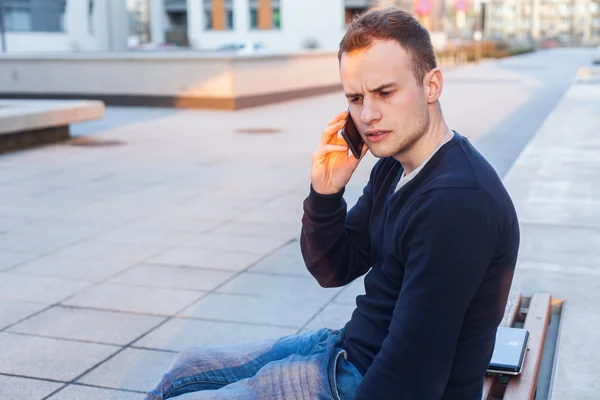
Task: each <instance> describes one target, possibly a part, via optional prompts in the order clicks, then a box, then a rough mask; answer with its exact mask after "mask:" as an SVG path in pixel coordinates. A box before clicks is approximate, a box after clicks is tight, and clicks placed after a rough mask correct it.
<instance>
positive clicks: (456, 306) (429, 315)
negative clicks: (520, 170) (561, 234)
mask: <svg viewBox="0 0 600 400" xmlns="http://www.w3.org/2000/svg"><path fill="white" fill-rule="evenodd" d="M402 172H403V170H402V166H401V165H400V163H399V162H398V161H396V160H395V159H393V158H386V159H381V160H379V161H378V162H377V164H376V165H375V167H374V168H373V171H372V172H371V177H370V179H369V182H368V184H367V185H366V187H365V188H364V192H363V194H362V196H361V197H360V198H359V200H358V201H357V203H356V205H355V206H354V207H352V208H351V209H350V211H348V212H347V205H346V203H345V201H344V200H343V197H342V196H343V191H342V192H341V193H337V194H332V195H321V194H319V193H316V192H315V191H314V189H313V188H311V191H310V194H309V196H308V197H307V199H306V200H305V202H304V216H303V219H302V224H303V227H302V235H301V248H302V254H303V257H304V261H305V263H306V266H307V268H308V270H309V271H310V273H311V274H312V275H313V276H314V277H315V278H316V280H317V281H318V282H319V284H320V285H321V286H324V287H338V286H342V285H346V284H348V283H350V282H352V281H353V280H354V279H356V278H357V277H359V276H361V275H364V274H365V273H367V272H368V273H367V275H366V276H365V279H364V283H365V292H366V293H365V295H361V296H358V297H357V299H356V305H357V307H356V309H355V311H354V313H353V314H352V318H351V320H350V321H349V322H348V323H347V324H346V326H345V327H344V330H345V341H344V343H343V347H344V348H345V349H346V350H347V352H348V357H349V360H350V361H351V362H352V363H353V364H354V365H355V366H356V367H357V368H358V369H359V370H360V371H361V373H362V374H363V376H364V379H363V381H362V383H361V384H360V386H359V388H358V391H357V394H356V397H355V400H373V399H377V400H385V399H394V400H409V399H410V400H412V399H415V400H417V399H418V400H473V399H478V398H479V399H480V398H481V391H482V387H483V377H484V375H485V371H486V369H487V367H488V365H489V361H490V359H491V356H492V351H493V347H494V341H495V334H496V328H497V326H498V325H499V323H500V321H501V320H502V317H503V313H504V307H505V305H506V301H507V297H508V293H509V290H510V286H511V282H512V278H513V273H514V268H515V263H516V259H517V252H518V247H519V225H518V221H517V216H516V213H515V209H514V207H513V203H512V201H511V199H510V197H509V195H508V193H507V192H506V190H505V188H504V186H503V184H502V181H501V180H500V178H499V177H498V175H497V174H496V172H495V171H494V169H493V168H492V167H491V166H490V165H489V163H488V162H487V161H486V160H485V159H484V158H483V157H482V156H481V155H480V154H479V153H478V152H477V150H476V149H475V148H474V147H473V146H472V145H471V144H470V143H469V141H468V140H467V139H466V138H464V137H463V136H461V135H459V134H455V135H454V138H453V139H452V140H450V141H449V142H448V143H446V144H445V145H444V146H442V147H441V148H440V149H439V150H438V152H437V153H435V154H434V156H433V157H432V158H431V159H430V160H429V162H428V163H427V164H426V165H425V167H424V168H423V169H422V170H421V172H420V173H419V174H418V175H417V176H416V177H414V179H413V180H411V181H409V182H408V183H407V184H406V185H405V186H403V187H402V188H401V189H400V190H399V191H398V192H396V193H394V189H395V187H396V184H397V183H398V180H399V179H400V176H401V175H402Z"/></svg>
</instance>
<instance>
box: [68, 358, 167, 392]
mask: <svg viewBox="0 0 600 400" xmlns="http://www.w3.org/2000/svg"><path fill="white" fill-rule="evenodd" d="M176 356H177V355H176V354H174V353H168V352H163V351H152V350H140V349H125V350H123V351H122V352H121V353H119V354H117V355H116V356H115V357H113V358H111V359H110V360H108V361H107V362H105V363H104V364H102V365H100V366H98V367H97V368H95V369H94V370H92V371H90V372H89V373H88V374H86V375H84V376H82V377H81V378H80V379H79V380H78V381H77V382H78V383H86V384H88V385H98V386H104V387H109V388H114V389H129V390H139V391H143V392H146V391H149V390H152V389H154V387H155V386H156V385H157V384H158V382H159V381H160V378H161V377H162V375H163V373H165V372H166V371H167V370H168V369H169V367H170V365H171V363H172V362H173V360H174V359H175V357H176Z"/></svg>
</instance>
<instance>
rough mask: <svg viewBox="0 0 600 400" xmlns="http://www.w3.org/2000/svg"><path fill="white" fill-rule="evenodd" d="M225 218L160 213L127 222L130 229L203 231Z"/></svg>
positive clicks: (217, 224) (183, 231)
mask: <svg viewBox="0 0 600 400" xmlns="http://www.w3.org/2000/svg"><path fill="white" fill-rule="evenodd" d="M226 220H227V219H226V218H186V217H174V216H168V215H165V214H161V213H155V214H153V215H150V216H147V217H144V218H142V219H140V220H138V221H134V222H132V223H130V224H127V225H126V227H127V228H131V229H148V230H159V231H161V232H181V233H192V234H198V233H204V232H207V231H209V230H211V229H213V228H215V227H217V226H220V225H222V224H223V223H224V222H225V221H226Z"/></svg>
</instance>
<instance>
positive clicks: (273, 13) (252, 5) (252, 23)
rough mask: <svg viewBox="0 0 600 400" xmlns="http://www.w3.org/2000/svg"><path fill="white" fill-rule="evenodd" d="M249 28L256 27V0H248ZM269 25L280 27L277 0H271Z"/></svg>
mask: <svg viewBox="0 0 600 400" xmlns="http://www.w3.org/2000/svg"><path fill="white" fill-rule="evenodd" d="M249 3H250V29H258V0H250V2H249ZM271 10H272V11H271V18H272V21H271V27H272V29H281V6H280V2H279V0H271Z"/></svg>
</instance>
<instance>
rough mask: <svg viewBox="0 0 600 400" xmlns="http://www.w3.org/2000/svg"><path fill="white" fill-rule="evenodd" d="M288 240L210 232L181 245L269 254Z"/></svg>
mask: <svg viewBox="0 0 600 400" xmlns="http://www.w3.org/2000/svg"><path fill="white" fill-rule="evenodd" d="M288 240H289V239H288V238H281V237H279V238H268V237H259V236H242V235H233V234H228V233H215V232H208V233H205V234H203V235H200V236H197V237H195V238H194V239H192V240H189V241H186V242H184V243H181V247H198V248H204V249H214V250H222V251H236V252H247V253H255V254H261V255H262V254H268V253H270V252H272V251H274V250H276V249H277V248H279V247H281V246H283V245H284V244H285V243H286V242H287V241H288Z"/></svg>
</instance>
